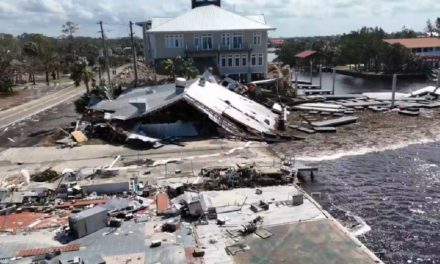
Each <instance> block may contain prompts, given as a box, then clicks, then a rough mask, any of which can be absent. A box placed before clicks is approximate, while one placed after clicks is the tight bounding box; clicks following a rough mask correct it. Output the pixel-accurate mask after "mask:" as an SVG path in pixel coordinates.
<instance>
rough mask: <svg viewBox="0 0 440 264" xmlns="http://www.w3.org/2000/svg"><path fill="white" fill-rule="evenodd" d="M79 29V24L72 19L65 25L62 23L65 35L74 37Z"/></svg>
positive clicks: (62, 30)
mask: <svg viewBox="0 0 440 264" xmlns="http://www.w3.org/2000/svg"><path fill="white" fill-rule="evenodd" d="M78 29H79V27H78V24H76V23H74V22H72V21H67V22H66V23H65V24H64V25H62V27H61V32H62V33H63V34H64V36H65V37H68V38H70V39H73V35H74V34H75V33H76V32H77V31H78Z"/></svg>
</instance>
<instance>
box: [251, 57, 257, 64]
mask: <svg viewBox="0 0 440 264" xmlns="http://www.w3.org/2000/svg"><path fill="white" fill-rule="evenodd" d="M251 65H252V66H256V65H257V55H255V54H252V55H251Z"/></svg>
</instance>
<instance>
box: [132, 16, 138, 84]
mask: <svg viewBox="0 0 440 264" xmlns="http://www.w3.org/2000/svg"><path fill="white" fill-rule="evenodd" d="M130 38H131V51H132V53H133V64H134V87H137V85H138V70H137V59H136V48H135V47H134V39H133V22H131V21H130Z"/></svg>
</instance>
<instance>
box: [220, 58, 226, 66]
mask: <svg viewBox="0 0 440 264" xmlns="http://www.w3.org/2000/svg"><path fill="white" fill-rule="evenodd" d="M220 66H221V67H223V68H224V67H226V55H222V56H221V57H220Z"/></svg>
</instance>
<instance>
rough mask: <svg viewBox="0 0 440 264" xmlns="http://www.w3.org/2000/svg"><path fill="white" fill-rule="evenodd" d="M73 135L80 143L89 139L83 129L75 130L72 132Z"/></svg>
mask: <svg viewBox="0 0 440 264" xmlns="http://www.w3.org/2000/svg"><path fill="white" fill-rule="evenodd" d="M71 135H72V137H73V138H74V139H75V141H76V142H78V143H83V142H86V141H87V140H88V138H87V137H86V135H84V133H83V132H82V131H79V130H78V131H73V132H72V133H71Z"/></svg>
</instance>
